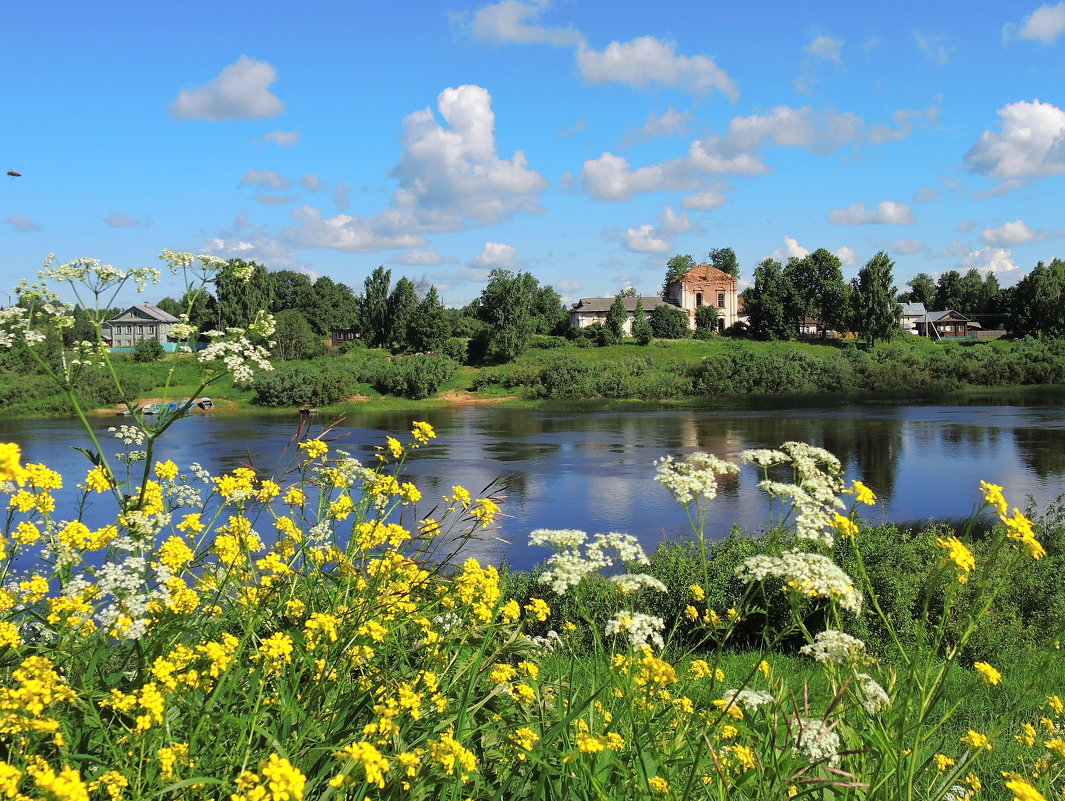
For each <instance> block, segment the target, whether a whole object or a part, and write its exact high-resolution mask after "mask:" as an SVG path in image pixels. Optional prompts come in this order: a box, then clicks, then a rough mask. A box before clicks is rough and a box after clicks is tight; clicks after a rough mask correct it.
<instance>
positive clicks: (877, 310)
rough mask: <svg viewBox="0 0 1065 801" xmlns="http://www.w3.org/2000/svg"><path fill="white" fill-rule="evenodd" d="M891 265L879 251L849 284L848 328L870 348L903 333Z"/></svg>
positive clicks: (885, 255)
mask: <svg viewBox="0 0 1065 801" xmlns="http://www.w3.org/2000/svg"><path fill="white" fill-rule="evenodd" d="M894 266H895V265H894V263H893V262H892V261H891V259H890V258H889V257H888V255H887V253H885V252H884V251H880V252H879V253H877V254H876V255H875V256H873V258H871V259H870V260H869V261H868V262H866V265H865V266H864V267H862V269H861V270H859V271H858V277H857V278H855V279H854V280H853V281H852V282H851V309H852V314H853V317H852V322H851V328H852V329H853V330H854V331H856V332H858V334H859V335H860V336H863V337H865V339H866V340H868V342H869V344H870V345H875V344H876V342H877V340H881V339H891V338H892V337H894V336H896V335H897V334H898V333H899V332H900V331H901V330H902V329H901V328H899V321H900V320H901V319H902V306H900V305H899V302H898V301H897V300H896V297H897V296H898V292H897V291H896V290H895V283H894V278H893V277H892V274H891V273H892V269H893V268H894Z"/></svg>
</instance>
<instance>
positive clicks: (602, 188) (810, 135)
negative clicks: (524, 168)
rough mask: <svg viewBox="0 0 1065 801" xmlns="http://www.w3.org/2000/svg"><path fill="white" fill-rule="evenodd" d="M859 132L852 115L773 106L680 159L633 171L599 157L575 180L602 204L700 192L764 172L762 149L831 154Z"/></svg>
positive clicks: (736, 121)
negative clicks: (722, 179) (718, 179)
mask: <svg viewBox="0 0 1065 801" xmlns="http://www.w3.org/2000/svg"><path fill="white" fill-rule="evenodd" d="M863 129H864V123H863V121H862V119H861V118H860V117H858V116H857V115H855V114H852V113H845V114H840V113H837V112H834V111H825V112H815V111H813V109H811V108H810V107H809V106H804V107H802V108H792V107H790V106H777V107H776V108H774V109H771V110H770V111H769V112H767V113H765V114H752V115H750V116H747V117H735V118H733V119H732V120H731V121H730V122H729V125H728V130H727V131H726V132H725V133H724V134H713V135H711V136H708V137H706V138H705V139H699V140H696V141H694V142H692V143H691V145H690V146H689V148H688V154H687V155H686V156H684V157H683V158H678V159H673V160H671V161H665V162H662V163H660V164H654V165H650V166H647V167H639V168H637V169H635V170H634V169H632V167H631V166H630V164H629V162H628V160H627V159H625V158H623V157H622V156H618V155H615V154H613V153H604V154H603V155H601V156H599V157H598V158H596V159H591V160H589V161H586V162H584V166H583V168H582V169H581V173H580V176H579V178H580V180H581V181H582V182H583V183H584V188H585V190H586V191H587V192H588V193H589V194H591V195H592V196H593V197H597V198H600V199H603V200H627V199H628V198H630V197H631V196H632V195H634V194H639V193H644V192H658V191H663V190H666V191H677V190H700V189H703V188H704V187H703V186H702V177H703V176H706V175H724V174H734V175H757V174H760V173H766V172H769V167H768V166H766V164H765V163H764V162H763V161H762V159H761V158H760V157H759V155H758V153H759V151H761V150H762V149H764V148H767V147H770V146H775V147H798V148H803V149H805V150H810V151H812V152H815V153H830V152H832V151H834V150H838V149H839V148H841V147H844V146H845V145H848V144H853V143H856V142H858V141H860V140H861V139H862V138H863V136H864V130H863Z"/></svg>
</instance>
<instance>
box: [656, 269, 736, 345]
mask: <svg viewBox="0 0 1065 801" xmlns="http://www.w3.org/2000/svg"><path fill="white" fill-rule="evenodd" d="M666 300H667V301H668V302H670V303H672V304H673V305H674V306H677V307H679V308H681V309H683V310H684V311H686V312H687V313H688V324H689V325H690V326H691V328H693V329H694V328H695V312H696V310H697V309H698V308H699V307H700V306H713V307H714V308H716V309H717V330H718V331H724V330H725V329H726V328H728V327H729V326H731V325H733V324H734V323H735V322H737V321H738V320H739V319H740V303H739V282H738V281H737V280H736V279H735V278H733V277H732V276H731V275H729V274H728V273H726V272H723V271H722V270H719V269H717V268H716V267H711V266H710V265H709V264H697V265H695V266H694V267H692V268H691V269H690V270H688V272H686V273H685V274H684V275H682V276H681V277H680V278H679V279H677V280H676V281H671V282H670V283H669V286H667V287H666Z"/></svg>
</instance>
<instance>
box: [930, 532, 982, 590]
mask: <svg viewBox="0 0 1065 801" xmlns="http://www.w3.org/2000/svg"><path fill="white" fill-rule="evenodd" d="M936 543H937V544H938V545H939V547H940V548H942V549H943V550H945V551H946V552H947V558H948V559H949V560H950V561H951V562H953V563H954V566H955V568H957V572H958V583H959V584H966V583H967V582H968V581H969V573H970V571H972V570H974V569H975V568H976V559H975V558H974V557H973V554H972V551H970V550H969V549H968V548H966V547H965V543H963V542H962V541H961V540H959V539H958V538H957V537H948V538H947V539H942V538H940V537H936Z"/></svg>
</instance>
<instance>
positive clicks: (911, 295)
mask: <svg viewBox="0 0 1065 801" xmlns="http://www.w3.org/2000/svg"><path fill="white" fill-rule="evenodd" d="M906 285H907V286H908V287H909V288H910V291H909V292H907V293H906V294H904V295H902V297H901V298H900V299H901V300H902V301H903V302H905V303H923V304H924V307H925V308H926V309H928V310H929V311H931V310H933V309H936V308H938V309H940V310H942V309H946V308H949V307H948V306H941V307H937V306H936V282H935V281H933V280H932V276H930V275H929V274H928V273H917V275H915V276H914V277H913V278H911V279H910V280H909V281H908V282H907V284H906Z"/></svg>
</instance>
